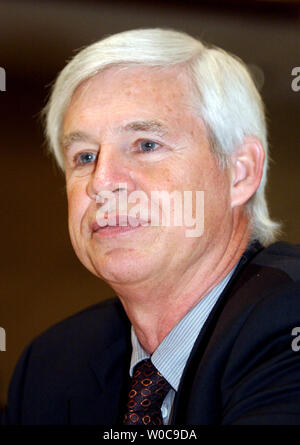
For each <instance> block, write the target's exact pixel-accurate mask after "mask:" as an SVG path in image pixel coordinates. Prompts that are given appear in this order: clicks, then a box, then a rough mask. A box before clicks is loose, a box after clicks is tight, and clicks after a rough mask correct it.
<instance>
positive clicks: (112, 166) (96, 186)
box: [87, 145, 135, 200]
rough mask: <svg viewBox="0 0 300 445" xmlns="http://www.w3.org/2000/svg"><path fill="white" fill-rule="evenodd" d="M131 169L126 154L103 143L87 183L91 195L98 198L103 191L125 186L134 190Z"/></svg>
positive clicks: (112, 190) (95, 198)
mask: <svg viewBox="0 0 300 445" xmlns="http://www.w3.org/2000/svg"><path fill="white" fill-rule="evenodd" d="M130 171H131V169H130V166H129V161H128V160H127V159H126V156H122V154H120V153H119V152H118V150H116V149H115V148H114V147H113V146H112V145H105V146H104V145H103V146H102V147H101V149H100V151H99V155H98V159H97V161H96V167H95V169H94V171H93V173H92V174H91V176H90V180H89V182H88V185H87V193H88V195H89V197H90V198H91V199H94V200H97V197H99V194H100V193H101V191H111V192H118V191H119V190H120V189H123V188H124V187H126V188H127V191H128V192H131V191H133V190H134V189H135V184H134V181H133V179H132V177H131V174H130Z"/></svg>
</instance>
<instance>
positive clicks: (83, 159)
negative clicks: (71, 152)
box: [76, 152, 97, 165]
mask: <svg viewBox="0 0 300 445" xmlns="http://www.w3.org/2000/svg"><path fill="white" fill-rule="evenodd" d="M96 158H97V155H96V154H94V153H89V152H85V153H81V154H80V155H79V156H78V157H77V159H76V161H77V163H78V164H79V165H86V164H90V163H91V162H94V161H95V160H96Z"/></svg>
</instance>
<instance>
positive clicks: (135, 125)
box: [121, 119, 167, 135]
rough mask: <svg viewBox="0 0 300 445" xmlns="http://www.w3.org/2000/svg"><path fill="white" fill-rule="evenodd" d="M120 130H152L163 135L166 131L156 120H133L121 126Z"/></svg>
mask: <svg viewBox="0 0 300 445" xmlns="http://www.w3.org/2000/svg"><path fill="white" fill-rule="evenodd" d="M121 130H122V131H152V132H154V133H157V134H160V135H163V134H165V133H166V132H167V129H166V127H165V126H164V125H163V124H162V123H161V122H160V121H158V120H156V119H151V120H145V121H144V120H143V121H133V122H129V123H128V124H126V125H125V126H124V127H122V128H121Z"/></svg>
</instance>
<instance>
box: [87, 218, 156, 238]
mask: <svg viewBox="0 0 300 445" xmlns="http://www.w3.org/2000/svg"><path fill="white" fill-rule="evenodd" d="M147 226H149V221H146V220H143V219H141V218H138V217H132V216H129V215H116V214H110V215H107V217H106V216H105V217H101V218H97V220H96V221H93V223H92V225H91V232H92V236H93V235H96V236H98V237H103V238H109V237H114V236H117V235H121V234H125V233H128V232H132V231H135V230H140V229H141V228H145V227H147Z"/></svg>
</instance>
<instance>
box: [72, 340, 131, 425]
mask: <svg viewBox="0 0 300 445" xmlns="http://www.w3.org/2000/svg"><path fill="white" fill-rule="evenodd" d="M129 362H130V350H129V348H128V341H127V340H126V338H125V337H123V338H121V339H119V340H117V341H115V342H114V343H112V344H110V345H109V346H107V347H106V348H105V349H103V350H102V351H101V352H98V353H97V354H95V356H94V357H93V358H91V359H90V361H89V366H90V369H91V370H92V373H93V374H94V377H95V378H96V380H97V383H98V391H95V394H91V395H83V396H76V397H72V398H71V399H70V400H69V423H70V424H76V425H105V424H106V425H109V424H115V423H117V422H118V420H119V417H120V412H121V411H122V406H123V404H124V403H125V401H124V400H123V399H124V397H126V396H127V387H128V382H129V372H128V370H129ZM125 394H126V396H125Z"/></svg>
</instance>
